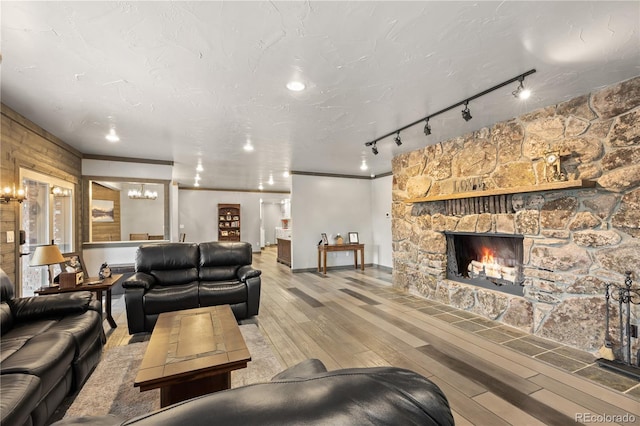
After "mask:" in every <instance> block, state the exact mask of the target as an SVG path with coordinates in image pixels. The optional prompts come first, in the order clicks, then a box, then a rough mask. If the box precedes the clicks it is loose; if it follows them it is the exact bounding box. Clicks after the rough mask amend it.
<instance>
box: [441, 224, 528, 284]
mask: <svg viewBox="0 0 640 426" xmlns="http://www.w3.org/2000/svg"><path fill="white" fill-rule="evenodd" d="M445 236H446V239H447V253H446V256H447V275H446V278H447V279H448V280H453V281H458V282H461V283H465V284H471V285H476V286H479V287H483V288H488V289H491V290H496V291H501V292H503V293H507V294H514V295H519V296H522V295H523V281H524V280H523V275H522V253H523V244H522V241H523V239H524V237H523V236H522V235H508V234H476V233H466V232H445Z"/></svg>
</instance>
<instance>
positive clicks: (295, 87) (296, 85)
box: [287, 81, 307, 92]
mask: <svg viewBox="0 0 640 426" xmlns="http://www.w3.org/2000/svg"><path fill="white" fill-rule="evenodd" d="M306 87H307V86H305V85H304V83H303V82H301V81H290V82H288V83H287V89H289V90H291V91H292V92H302V91H303V90H304V89H305V88H306Z"/></svg>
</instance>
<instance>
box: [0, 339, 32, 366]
mask: <svg viewBox="0 0 640 426" xmlns="http://www.w3.org/2000/svg"><path fill="white" fill-rule="evenodd" d="M28 341H29V339H28V338H26V337H19V338H16V339H5V338H3V339H2V342H0V363H2V362H3V361H4V360H5V359H7V358H9V357H10V356H11V355H13V354H14V353H16V352H17V351H18V350H20V348H21V347H23V346H24V344H25V343H27V342H28Z"/></svg>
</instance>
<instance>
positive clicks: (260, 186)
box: [258, 183, 264, 191]
mask: <svg viewBox="0 0 640 426" xmlns="http://www.w3.org/2000/svg"><path fill="white" fill-rule="evenodd" d="M258 189H259V190H260V191H262V190H263V189H264V186H262V183H261V184H260V185H258Z"/></svg>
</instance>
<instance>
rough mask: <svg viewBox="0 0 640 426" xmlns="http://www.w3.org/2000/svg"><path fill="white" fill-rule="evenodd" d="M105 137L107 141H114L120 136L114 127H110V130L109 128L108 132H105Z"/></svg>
mask: <svg viewBox="0 0 640 426" xmlns="http://www.w3.org/2000/svg"><path fill="white" fill-rule="evenodd" d="M105 139H106V140H108V141H109V142H114V143H115V142H119V141H120V138H119V137H118V135H117V134H116V129H114V128H113V127H112V128H111V130H109V133H107V135H106V136H105Z"/></svg>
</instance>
